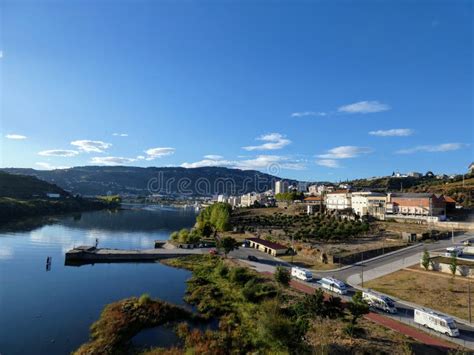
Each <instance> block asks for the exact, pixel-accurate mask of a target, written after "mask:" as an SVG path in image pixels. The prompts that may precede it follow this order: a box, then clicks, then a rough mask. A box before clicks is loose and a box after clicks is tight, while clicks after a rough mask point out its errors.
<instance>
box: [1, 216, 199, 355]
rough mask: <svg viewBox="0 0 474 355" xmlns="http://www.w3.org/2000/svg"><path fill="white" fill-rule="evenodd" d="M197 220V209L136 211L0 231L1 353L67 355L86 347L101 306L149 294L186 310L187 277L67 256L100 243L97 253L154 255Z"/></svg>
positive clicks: (157, 266)
mask: <svg viewBox="0 0 474 355" xmlns="http://www.w3.org/2000/svg"><path fill="white" fill-rule="evenodd" d="M194 221H195V212H194V210H192V209H190V210H186V209H172V208H157V207H137V208H135V209H130V210H122V211H118V212H109V211H99V212H89V213H82V214H78V215H74V216H64V217H58V218H56V219H55V220H54V222H53V223H52V224H47V225H45V224H41V223H38V224H37V225H36V226H34V227H33V226H31V225H30V226H26V225H23V226H21V227H19V226H15V228H10V229H9V230H6V229H3V230H1V229H0V354H2V355H12V354H51V355H52V354H69V353H70V352H71V351H73V350H74V349H76V348H77V347H78V346H79V345H80V344H82V343H83V342H85V341H87V339H88V337H89V326H90V325H91V324H92V323H93V322H94V321H95V320H96V319H97V318H98V317H99V315H100V312H101V310H102V309H103V307H104V306H105V305H106V304H107V303H110V302H113V301H116V300H119V299H122V298H125V297H130V296H139V295H141V294H143V293H149V294H150V295H151V296H152V297H159V298H161V299H163V300H166V301H170V302H173V303H175V304H181V305H183V304H184V302H183V299H182V298H183V295H184V292H185V287H186V284H185V280H186V279H188V278H189V277H190V273H189V272H187V271H185V270H179V269H174V268H171V267H167V266H164V265H161V264H158V263H150V264H139V263H127V264H95V265H85V266H81V267H74V266H65V265H64V253H65V252H66V251H67V250H68V249H70V248H72V247H73V246H78V245H93V244H94V243H95V239H96V238H98V239H99V247H110V248H135V249H139V248H153V242H154V240H157V239H167V238H168V236H169V234H170V232H172V231H174V230H177V229H180V228H184V227H191V226H192V225H193V224H194ZM48 256H50V257H52V265H51V270H50V271H47V270H46V258H47V257H48Z"/></svg>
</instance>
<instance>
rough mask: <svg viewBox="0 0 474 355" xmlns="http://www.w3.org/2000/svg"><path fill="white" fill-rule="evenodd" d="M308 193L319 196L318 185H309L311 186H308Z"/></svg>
mask: <svg viewBox="0 0 474 355" xmlns="http://www.w3.org/2000/svg"><path fill="white" fill-rule="evenodd" d="M308 192H309V194H310V195H313V196H315V195H319V192H318V185H311V186H308Z"/></svg>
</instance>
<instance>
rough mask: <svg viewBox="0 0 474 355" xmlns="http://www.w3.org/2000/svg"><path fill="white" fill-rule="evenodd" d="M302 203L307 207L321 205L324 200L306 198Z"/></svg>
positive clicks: (311, 197)
mask: <svg viewBox="0 0 474 355" xmlns="http://www.w3.org/2000/svg"><path fill="white" fill-rule="evenodd" d="M303 203H305V204H307V205H321V204H323V203H324V199H323V198H322V197H321V196H308V197H306V198H305V199H304V200H303Z"/></svg>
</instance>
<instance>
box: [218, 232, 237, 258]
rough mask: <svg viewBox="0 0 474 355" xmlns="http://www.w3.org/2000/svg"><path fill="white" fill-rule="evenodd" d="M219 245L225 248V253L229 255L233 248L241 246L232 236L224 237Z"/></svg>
mask: <svg viewBox="0 0 474 355" xmlns="http://www.w3.org/2000/svg"><path fill="white" fill-rule="evenodd" d="M219 246H220V247H221V248H222V249H224V255H225V256H226V257H227V254H229V253H230V252H231V251H232V250H234V249H238V248H239V243H238V242H237V241H236V240H235V239H234V238H232V237H224V238H222V239H221V241H220V243H219Z"/></svg>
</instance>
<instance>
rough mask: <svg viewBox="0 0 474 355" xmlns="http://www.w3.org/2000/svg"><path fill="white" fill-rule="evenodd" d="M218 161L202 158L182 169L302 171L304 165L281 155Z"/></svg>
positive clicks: (219, 159) (220, 158) (186, 164)
mask: <svg viewBox="0 0 474 355" xmlns="http://www.w3.org/2000/svg"><path fill="white" fill-rule="evenodd" d="M215 157H219V158H218V159H210V158H209V156H206V157H204V158H205V159H202V160H199V161H196V162H193V163H187V162H186V163H183V164H181V166H182V167H183V168H200V167H206V166H223V167H227V168H236V169H242V170H266V171H272V170H275V169H276V170H279V169H288V170H303V169H305V168H306V165H305V164H304V162H303V161H301V160H295V159H292V158H290V157H287V156H281V155H257V156H256V157H253V158H246V159H242V160H227V159H224V158H223V157H220V156H215Z"/></svg>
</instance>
